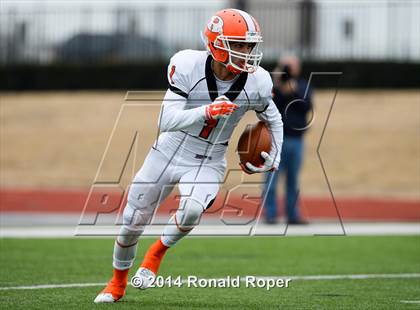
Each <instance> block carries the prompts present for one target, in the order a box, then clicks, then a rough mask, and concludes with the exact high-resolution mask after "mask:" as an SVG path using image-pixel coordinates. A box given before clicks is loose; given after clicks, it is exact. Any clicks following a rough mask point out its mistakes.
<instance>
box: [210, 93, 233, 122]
mask: <svg viewBox="0 0 420 310" xmlns="http://www.w3.org/2000/svg"><path fill="white" fill-rule="evenodd" d="M237 108H239V106H238V105H237V104H234V103H232V102H231V101H230V100H229V99H228V98H227V97H226V96H219V97H217V98H216V100H214V102H213V103H211V104H209V105H207V106H206V119H208V120H211V119H213V120H215V119H219V118H227V117H229V116H230V115H231V114H232V113H233V112H235V110H236V109H237Z"/></svg>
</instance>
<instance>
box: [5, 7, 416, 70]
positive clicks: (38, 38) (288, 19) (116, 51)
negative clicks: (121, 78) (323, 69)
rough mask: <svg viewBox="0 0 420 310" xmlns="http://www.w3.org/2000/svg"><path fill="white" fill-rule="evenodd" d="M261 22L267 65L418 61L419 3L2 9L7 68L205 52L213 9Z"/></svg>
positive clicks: (144, 60)
mask: <svg viewBox="0 0 420 310" xmlns="http://www.w3.org/2000/svg"><path fill="white" fill-rule="evenodd" d="M231 6H234V7H239V8H242V9H245V10H247V11H249V12H250V13H251V14H252V15H254V16H255V17H256V18H257V19H258V21H259V22H260V24H261V26H262V29H263V34H264V41H265V42H264V54H265V56H264V57H265V60H266V61H274V60H276V59H277V57H278V54H279V53H280V52H282V51H294V52H296V53H298V54H299V55H300V56H302V57H303V58H304V59H306V60H392V61H403V62H419V61H420V31H419V29H420V2H419V1H415V0H414V1H407V0H399V1H396V0H375V1H358V0H353V1H352V0H344V1H343V0H342V1H334V0H302V1H290V0H277V1H273V0H262V1H257V0H239V1H228V0H225V1H223V0H217V1H196V2H179V1H131V2H130V1H129V2H127V1H106V2H100V1H85V2H78V1H76V3H75V2H69V1H63V2H61V1H2V4H1V12H0V36H1V40H0V42H1V47H0V62H1V63H2V64H3V65H4V64H23V63H25V64H51V63H57V62H70V63H86V62H88V63H92V62H98V63H103V62H109V63H127V62H129V63H132V62H136V63H141V62H148V61H150V60H161V59H165V58H166V57H168V56H169V55H171V54H173V53H174V51H177V50H180V49H186V48H192V49H202V47H203V44H202V42H201V40H200V34H199V31H200V30H202V29H203V27H204V26H205V24H206V20H207V19H208V18H209V17H211V16H212V14H213V13H214V12H215V11H217V10H218V9H221V8H224V7H231Z"/></svg>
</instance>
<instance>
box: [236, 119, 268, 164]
mask: <svg viewBox="0 0 420 310" xmlns="http://www.w3.org/2000/svg"><path fill="white" fill-rule="evenodd" d="M270 150H271V134H270V131H269V130H268V128H267V125H266V124H265V123H264V122H258V123H256V124H254V125H248V126H247V127H246V129H245V130H244V132H243V133H242V135H241V136H240V138H239V141H238V148H237V152H238V155H239V160H240V162H241V163H242V164H243V165H245V164H246V163H247V162H249V163H251V164H253V165H254V166H256V167H258V166H261V165H263V164H264V158H262V157H261V152H267V153H270Z"/></svg>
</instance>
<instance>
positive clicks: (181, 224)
mask: <svg viewBox="0 0 420 310" xmlns="http://www.w3.org/2000/svg"><path fill="white" fill-rule="evenodd" d="M204 209H205V208H204V207H203V205H202V204H201V203H199V202H198V201H197V200H194V199H191V198H186V199H184V200H182V201H181V205H180V207H179V209H178V210H177V212H176V214H175V222H176V225H177V226H178V228H179V229H181V230H187V231H188V230H191V229H193V228H194V226H196V225H197V224H198V223H199V221H200V218H201V214H203V212H204Z"/></svg>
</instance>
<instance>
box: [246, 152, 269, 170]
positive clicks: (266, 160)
mask: <svg viewBox="0 0 420 310" xmlns="http://www.w3.org/2000/svg"><path fill="white" fill-rule="evenodd" d="M261 157H262V158H264V165H262V166H260V167H256V166H254V165H253V164H251V163H250V162H248V163H246V164H245V166H244V165H243V164H240V166H241V168H242V170H243V171H244V172H245V173H248V174H252V173H258V172H259V173H261V172H267V171H273V170H275V167H274V156H272V155H270V154H268V153H267V152H261Z"/></svg>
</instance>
